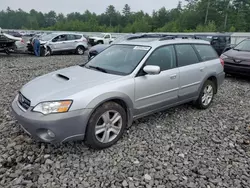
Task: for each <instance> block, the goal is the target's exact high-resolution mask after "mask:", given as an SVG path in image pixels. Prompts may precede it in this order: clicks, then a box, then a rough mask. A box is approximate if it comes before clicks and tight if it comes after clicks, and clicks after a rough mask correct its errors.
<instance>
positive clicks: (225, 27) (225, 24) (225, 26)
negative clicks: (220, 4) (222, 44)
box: [224, 0, 230, 31]
mask: <svg viewBox="0 0 250 188" xmlns="http://www.w3.org/2000/svg"><path fill="white" fill-rule="evenodd" d="M229 6H230V0H228V4H227V9H226V16H225V22H224V30H225V31H226V29H227V18H228V9H229Z"/></svg>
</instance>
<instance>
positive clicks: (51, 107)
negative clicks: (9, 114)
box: [33, 100, 72, 115]
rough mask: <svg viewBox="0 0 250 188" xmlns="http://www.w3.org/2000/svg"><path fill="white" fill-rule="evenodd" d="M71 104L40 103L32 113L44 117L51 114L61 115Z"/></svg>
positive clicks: (57, 102)
mask: <svg viewBox="0 0 250 188" xmlns="http://www.w3.org/2000/svg"><path fill="white" fill-rule="evenodd" d="M71 104H72V101H71V100H67V101H51V102H42V103H39V104H38V105H36V106H35V108H34V109H33V111H34V112H40V113H43V114H45V115H46V114H51V113H63V112H67V111H68V110H69V108H70V106H71Z"/></svg>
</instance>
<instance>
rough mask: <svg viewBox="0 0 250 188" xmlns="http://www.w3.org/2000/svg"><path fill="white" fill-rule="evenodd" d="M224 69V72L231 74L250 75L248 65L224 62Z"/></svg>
mask: <svg viewBox="0 0 250 188" xmlns="http://www.w3.org/2000/svg"><path fill="white" fill-rule="evenodd" d="M224 70H225V72H226V73H229V74H230V73H231V74H238V75H244V76H250V66H240V65H232V64H225V66H224Z"/></svg>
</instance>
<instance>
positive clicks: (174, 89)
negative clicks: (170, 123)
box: [134, 45, 179, 116]
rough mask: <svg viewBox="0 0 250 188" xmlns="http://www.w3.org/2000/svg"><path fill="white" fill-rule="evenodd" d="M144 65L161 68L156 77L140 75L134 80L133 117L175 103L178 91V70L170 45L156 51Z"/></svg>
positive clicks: (142, 72)
mask: <svg viewBox="0 0 250 188" xmlns="http://www.w3.org/2000/svg"><path fill="white" fill-rule="evenodd" d="M145 65H157V66H159V67H160V68H161V72H160V74H158V75H147V74H145V73H144V71H143V70H141V73H139V75H138V76H137V77H136V78H135V102H134V103H135V109H136V110H135V115H136V116H137V115H140V114H143V113H146V112H149V111H154V110H156V109H159V108H162V107H165V106H168V105H171V104H173V103H176V102H177V99H178V89H179V69H178V67H177V66H176V56H175V51H174V47H173V46H172V45H169V46H164V47H160V48H158V49H156V50H155V51H154V52H153V53H152V54H151V55H150V57H149V58H148V59H147V61H146V63H145Z"/></svg>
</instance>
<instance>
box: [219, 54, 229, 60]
mask: <svg viewBox="0 0 250 188" xmlns="http://www.w3.org/2000/svg"><path fill="white" fill-rule="evenodd" d="M220 58H221V59H227V58H228V56H226V55H224V54H221V56H220Z"/></svg>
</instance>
